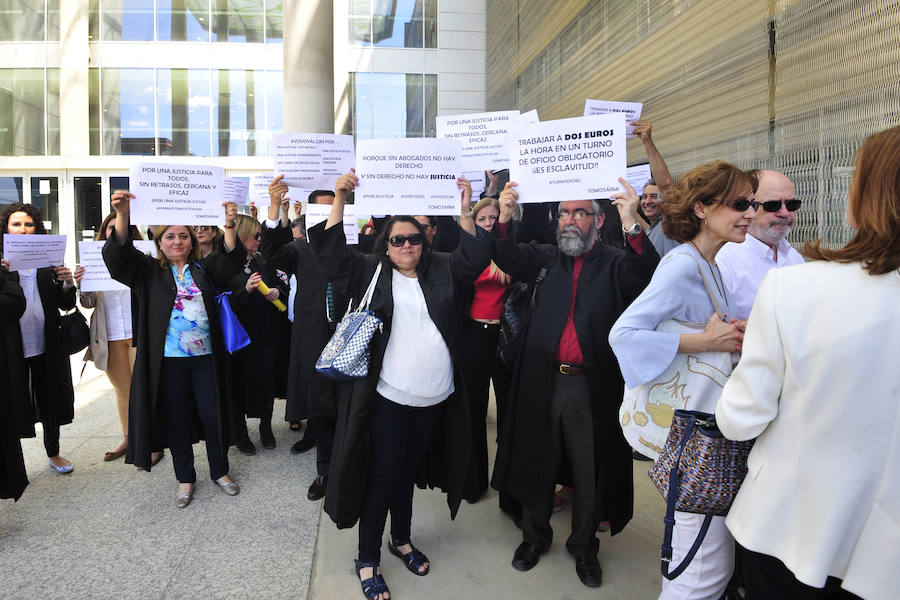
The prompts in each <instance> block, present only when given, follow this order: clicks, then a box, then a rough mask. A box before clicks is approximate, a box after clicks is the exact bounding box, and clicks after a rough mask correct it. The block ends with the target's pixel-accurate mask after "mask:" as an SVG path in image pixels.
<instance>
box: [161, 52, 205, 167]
mask: <svg viewBox="0 0 900 600" xmlns="http://www.w3.org/2000/svg"><path fill="white" fill-rule="evenodd" d="M156 94H157V123H158V128H159V136H160V138H163V139H168V140H171V146H170V147H161V148H160V149H159V154H171V155H175V156H210V155H211V144H210V131H211V127H210V114H211V113H210V110H211V108H212V98H211V97H210V93H209V71H208V70H207V69H158V70H157V92H156Z"/></svg>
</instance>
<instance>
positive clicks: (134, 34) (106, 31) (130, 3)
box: [103, 0, 153, 41]
mask: <svg viewBox="0 0 900 600" xmlns="http://www.w3.org/2000/svg"><path fill="white" fill-rule="evenodd" d="M103 39H104V40H107V41H116V40H125V41H150V40H153V0H105V1H104V2H103Z"/></svg>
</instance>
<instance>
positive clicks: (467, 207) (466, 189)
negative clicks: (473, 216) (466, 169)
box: [456, 177, 472, 215]
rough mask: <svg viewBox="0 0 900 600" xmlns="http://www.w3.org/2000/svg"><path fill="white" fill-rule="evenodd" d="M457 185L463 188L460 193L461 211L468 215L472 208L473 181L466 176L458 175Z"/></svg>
mask: <svg viewBox="0 0 900 600" xmlns="http://www.w3.org/2000/svg"><path fill="white" fill-rule="evenodd" d="M456 187H457V188H458V189H459V190H461V193H460V205H461V211H460V212H461V213H462V214H463V215H468V214H469V212H470V211H471V210H472V182H470V181H469V180H468V179H466V178H465V177H457V178H456Z"/></svg>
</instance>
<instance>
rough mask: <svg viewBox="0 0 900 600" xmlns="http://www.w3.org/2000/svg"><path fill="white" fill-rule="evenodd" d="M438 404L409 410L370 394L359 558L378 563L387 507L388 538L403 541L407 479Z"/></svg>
mask: <svg viewBox="0 0 900 600" xmlns="http://www.w3.org/2000/svg"><path fill="white" fill-rule="evenodd" d="M441 409H442V407H441V405H440V404H437V405H435V406H429V407H427V408H414V407H410V406H404V405H402V404H397V403H396V402H391V401H390V400H387V399H386V398H383V397H382V396H381V395H380V394H376V395H375V398H374V400H373V402H372V412H371V416H370V418H371V427H372V433H371V435H372V437H371V442H370V448H371V450H370V457H369V474H368V477H367V479H366V495H365V498H364V499H363V507H362V512H361V513H360V517H359V560H360V561H362V562H369V563H379V562H381V537H382V535H383V534H384V523H385V521H386V520H387V514H388V511H390V513H391V539H392V540H393V541H394V543H395V544H396V545H403V544H406V543H408V542H409V529H410V524H411V522H412V499H413V481H414V478H415V472H416V467H417V466H418V464H419V462H421V460H422V457H423V456H424V455H425V450H426V449H427V448H428V441H429V440H430V439H431V433H432V431H433V430H434V424H435V422H436V421H437V418H438V416H439V415H440V413H441Z"/></svg>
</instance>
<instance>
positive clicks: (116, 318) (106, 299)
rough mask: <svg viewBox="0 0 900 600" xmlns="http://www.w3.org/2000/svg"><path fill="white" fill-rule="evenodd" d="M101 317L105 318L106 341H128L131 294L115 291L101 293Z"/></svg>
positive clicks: (129, 336)
mask: <svg viewBox="0 0 900 600" xmlns="http://www.w3.org/2000/svg"><path fill="white" fill-rule="evenodd" d="M103 316H104V317H106V341H108V342H114V341H116V340H130V339H131V338H132V335H133V332H132V331H131V292H130V291H129V290H115V291H108V292H103Z"/></svg>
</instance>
